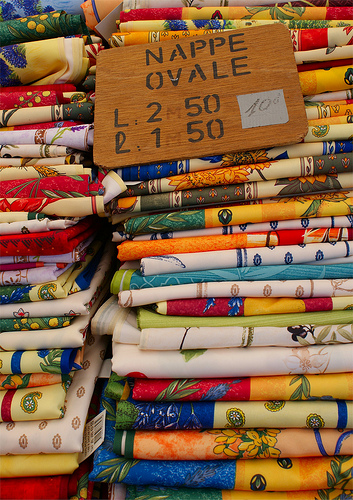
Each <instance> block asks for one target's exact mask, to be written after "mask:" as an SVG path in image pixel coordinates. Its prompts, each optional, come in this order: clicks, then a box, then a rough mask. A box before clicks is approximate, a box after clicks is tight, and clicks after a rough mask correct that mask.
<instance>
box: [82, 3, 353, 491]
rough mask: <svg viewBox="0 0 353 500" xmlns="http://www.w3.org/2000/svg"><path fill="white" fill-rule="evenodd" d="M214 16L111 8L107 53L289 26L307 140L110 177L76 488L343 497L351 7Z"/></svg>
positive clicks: (348, 444)
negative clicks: (84, 457)
mask: <svg viewBox="0 0 353 500" xmlns="http://www.w3.org/2000/svg"><path fill="white" fill-rule="evenodd" d="M160 4H161V6H166V7H177V5H175V4H178V5H179V2H175V3H173V5H172V4H171V2H168V1H167V0H166V1H165V2H160ZM162 4H163V5H162ZM126 5H127V4H126ZM229 5H230V7H229V9H228V8H223V7H218V6H217V8H213V9H211V8H209V9H205V10H203V8H197V9H192V8H190V9H188V8H174V9H135V10H134V9H132V10H130V11H125V12H122V13H121V15H120V20H119V22H118V27H119V28H120V32H119V33H116V34H114V35H112V38H111V45H112V46H117V47H119V46H123V45H130V44H135V43H147V42H153V41H162V40H164V39H168V38H171V37H172V38H178V37H183V36H192V35H195V36H196V35H197V34H198V33H204V31H199V32H193V31H192V30H194V29H196V28H202V29H207V30H210V29H217V30H218V29H229V28H236V27H246V26H248V25H253V24H256V23H257V24H261V23H263V22H271V19H275V20H276V22H278V19H279V20H280V21H281V22H286V23H287V25H288V27H289V28H290V29H291V30H292V31H291V37H292V40H293V48H294V51H295V58H296V61H297V64H298V69H299V81H300V84H301V88H302V91H303V95H304V96H305V101H306V111H307V117H308V122H309V123H308V124H309V129H308V133H307V135H306V136H305V138H304V141H303V142H302V143H300V144H296V145H292V146H285V147H275V148H271V149H262V150H257V151H247V152H242V153H229V154H224V155H219V156H209V157H207V158H198V159H196V158H193V159H190V160H180V161H172V162H166V163H156V164H149V165H138V166H133V167H124V168H121V169H117V170H116V173H118V174H119V175H120V176H121V177H122V178H123V180H124V181H125V182H126V183H127V185H128V189H127V190H126V191H125V192H124V193H122V194H121V195H119V196H118V197H116V198H115V199H112V201H111V202H110V203H109V204H108V205H109V206H108V207H106V209H107V210H109V212H110V214H111V218H112V221H113V223H116V224H117V227H116V230H115V232H114V233H113V241H115V242H117V243H118V247H117V250H118V254H117V256H118V260H119V262H120V269H119V271H117V273H116V274H115V276H114V278H113V280H112V283H111V291H112V293H113V294H114V295H113V296H112V297H111V298H110V299H109V300H108V301H107V302H106V303H105V304H104V305H103V306H102V307H101V308H100V309H99V310H98V311H97V313H96V315H95V317H94V319H93V322H92V327H93V331H94V333H95V334H97V335H102V334H111V335H112V340H113V357H112V374H111V377H110V379H109V382H108V384H107V387H106V389H105V393H104V396H103V397H102V401H101V407H102V408H105V409H106V410H107V420H106V437H105V442H104V443H103V444H102V445H101V446H100V447H99V448H98V450H97V451H96V452H95V458H94V469H93V472H92V473H91V475H90V478H91V479H92V480H93V481H101V482H109V483H114V485H115V484H119V483H125V484H127V485H129V486H128V494H127V498H139V499H142V498H155V497H157V496H158V495H161V497H163V498H178V499H182V498H197V499H201V498H207V499H213V498H214V499H216V498H217V499H218V498H224V499H226V498H229V499H237V498H252V496H251V495H252V494H253V493H254V494H255V495H256V498H265V497H262V493H261V492H264V494H265V495H267V496H266V498H296V499H314V498H327V499H333V498H351V493H352V492H351V490H352V479H351V472H352V466H353V459H352V439H353V436H352V430H351V429H352V424H353V420H352V419H353V414H352V411H353V408H352V399H353V393H352V387H353V386H352V371H353V347H352V339H353V331H352V312H351V309H352V290H353V280H352V278H353V275H352V227H353V219H352V141H351V137H352V127H353V125H352V124H351V120H350V118H351V116H352V110H353V107H352V106H353V104H352V100H351V98H352V94H351V92H352V78H351V76H352V71H353V68H352V61H351V59H352V48H351V47H352V45H351V29H352V21H351V17H352V15H351V14H352V12H351V8H350V7H349V6H348V5H347V4H346V3H344V4H340V5H342V6H340V7H332V8H331V7H313V8H307V7H289V6H286V7H283V8H280V7H277V6H276V7H275V8H274V7H271V8H270V7H253V8H244V7H241V8H239V9H238V10H237V8H236V7H234V10H233V11H232V7H231V5H232V2H229ZM124 6H125V3H124ZM138 6H139V5H137V2H135V3H134V4H133V5H132V3H131V2H130V3H129V7H138ZM141 6H142V5H141ZM155 6H156V5H155V4H154V3H153V2H152V1H150V2H145V3H144V7H155ZM197 7H199V6H197ZM204 12H206V13H205V14H204ZM226 16H228V18H227V19H225V18H226ZM231 16H237V20H235V17H231ZM259 19H260V21H259ZM253 20H254V21H253ZM177 30H181V31H177ZM127 31H128V33H127ZM172 31H173V33H172ZM208 32H209V31H208ZM116 50H119V49H116ZM309 63H310V65H309ZM323 68H324V69H323ZM301 70H304V71H301ZM271 492H273V493H271ZM118 494H120V493H118V490H116V489H115V487H113V488H112V490H111V498H118V497H117V495H118ZM121 494H122V493H121ZM114 495H115V496H114ZM154 495H155V496H154ZM281 495H282V496H281ZM119 498H120V497H119Z"/></svg>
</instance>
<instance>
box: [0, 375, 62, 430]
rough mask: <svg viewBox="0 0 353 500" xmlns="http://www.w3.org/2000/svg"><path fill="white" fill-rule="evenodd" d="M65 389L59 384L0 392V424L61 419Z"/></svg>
mask: <svg viewBox="0 0 353 500" xmlns="http://www.w3.org/2000/svg"><path fill="white" fill-rule="evenodd" d="M67 389H68V384H67V383H64V384H62V383H60V384H53V385H47V386H43V387H33V388H31V389H28V388H26V389H9V390H7V391H0V422H21V421H27V420H42V419H44V418H45V419H49V420H51V419H57V418H63V416H64V402H65V398H66V392H67Z"/></svg>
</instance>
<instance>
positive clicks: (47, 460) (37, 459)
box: [0, 431, 79, 477]
mask: <svg viewBox="0 0 353 500" xmlns="http://www.w3.org/2000/svg"><path fill="white" fill-rule="evenodd" d="M38 432H40V431H38ZM78 466H79V463H78V453H56V454H55V455H49V454H48V455H45V454H40V455H0V477H29V476H52V475H58V474H72V473H73V472H74V470H75V469H77V468H78Z"/></svg>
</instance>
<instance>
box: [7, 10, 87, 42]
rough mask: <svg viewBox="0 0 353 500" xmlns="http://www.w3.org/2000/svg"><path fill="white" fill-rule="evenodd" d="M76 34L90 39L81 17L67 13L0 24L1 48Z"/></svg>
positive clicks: (41, 15)
mask: <svg viewBox="0 0 353 500" xmlns="http://www.w3.org/2000/svg"><path fill="white" fill-rule="evenodd" d="M76 34H84V35H87V36H88V37H89V39H90V35H89V31H88V28H87V26H86V24H85V23H84V22H83V19H82V18H81V16H78V15H72V14H66V12H65V11H53V12H45V13H42V14H37V15H35V16H28V17H23V18H21V19H12V20H9V21H3V22H2V23H0V46H2V47H3V46H5V45H13V44H16V43H23V42H31V41H33V40H44V39H48V38H57V37H61V36H64V37H66V36H70V35H76Z"/></svg>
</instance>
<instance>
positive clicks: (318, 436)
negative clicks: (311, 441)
mask: <svg viewBox="0 0 353 500" xmlns="http://www.w3.org/2000/svg"><path fill="white" fill-rule="evenodd" d="M313 431H314V435H315V439H316V443H317V447H318V448H319V450H320V453H321V455H322V456H324V457H327V456H328V454H327V453H326V450H325V448H324V445H323V442H322V439H321V434H320V430H319V429H313Z"/></svg>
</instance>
